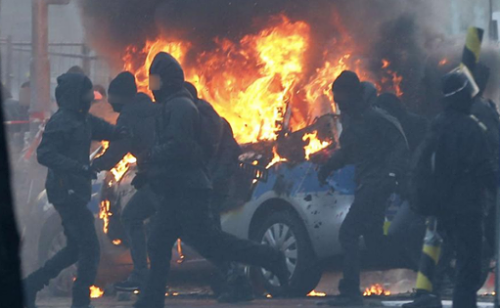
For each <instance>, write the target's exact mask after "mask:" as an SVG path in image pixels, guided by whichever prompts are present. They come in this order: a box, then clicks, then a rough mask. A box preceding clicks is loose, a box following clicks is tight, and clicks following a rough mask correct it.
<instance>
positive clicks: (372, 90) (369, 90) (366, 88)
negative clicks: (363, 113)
mask: <svg viewBox="0 0 500 308" xmlns="http://www.w3.org/2000/svg"><path fill="white" fill-rule="evenodd" d="M361 88H362V89H363V100H364V101H365V103H367V104H368V105H369V106H373V105H374V104H375V102H376V101H377V97H378V93H377V88H376V87H375V85H374V84H373V83H371V82H369V81H363V82H362V83H361Z"/></svg>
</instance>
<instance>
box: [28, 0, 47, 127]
mask: <svg viewBox="0 0 500 308" xmlns="http://www.w3.org/2000/svg"><path fill="white" fill-rule="evenodd" d="M32 5H33V7H32V12H33V21H32V34H31V36H32V37H31V40H32V54H31V55H32V56H31V57H32V58H31V76H30V88H31V106H30V118H31V120H33V121H35V122H38V121H43V119H45V118H46V116H47V115H48V113H49V110H50V63H49V56H48V44H49V41H48V32H49V25H48V17H49V16H48V14H49V9H48V5H47V2H46V1H45V0H33V3H32ZM34 126H35V127H33V128H34V129H35V130H37V129H38V124H37V123H34Z"/></svg>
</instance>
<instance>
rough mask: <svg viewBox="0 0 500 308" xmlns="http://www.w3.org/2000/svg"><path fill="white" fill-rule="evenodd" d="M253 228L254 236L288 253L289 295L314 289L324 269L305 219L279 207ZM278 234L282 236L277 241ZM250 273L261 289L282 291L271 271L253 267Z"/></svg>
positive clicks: (270, 291)
mask: <svg viewBox="0 0 500 308" xmlns="http://www.w3.org/2000/svg"><path fill="white" fill-rule="evenodd" d="M254 229H255V230H254V232H252V236H251V239H252V240H254V241H257V242H259V243H262V244H266V245H271V246H274V247H276V248H278V249H280V250H281V251H283V252H284V253H285V256H286V257H287V264H288V268H289V270H290V272H291V277H290V289H289V292H288V293H289V295H290V296H297V297H301V296H305V295H307V294H309V292H311V291H312V290H314V288H315V287H316V286H317V285H318V283H319V281H320V279H321V275H322V271H321V267H320V266H319V264H318V262H317V258H316V256H315V253H314V251H313V249H312V246H311V242H310V240H309V235H308V233H307V230H306V228H305V226H304V223H303V222H302V221H301V220H300V219H299V218H298V217H297V216H296V215H294V213H292V212H289V211H280V212H276V213H273V214H271V215H269V216H267V217H266V218H265V219H264V220H263V221H262V222H261V223H260V224H258V225H257V226H256V227H255V228H254ZM276 236H278V237H279V239H278V241H276ZM273 238H274V243H272V242H273ZM250 277H251V279H252V282H253V284H254V286H255V287H256V288H257V290H258V291H259V292H260V291H262V292H266V291H267V292H268V293H270V294H271V295H273V294H279V293H280V287H279V282H278V279H277V277H276V276H274V275H273V274H272V273H270V272H268V271H266V270H264V269H261V268H251V269H250Z"/></svg>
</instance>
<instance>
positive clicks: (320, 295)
mask: <svg viewBox="0 0 500 308" xmlns="http://www.w3.org/2000/svg"><path fill="white" fill-rule="evenodd" d="M307 296H308V297H325V296H326V293H324V292H316V291H315V290H312V291H311V292H310V293H309V294H307Z"/></svg>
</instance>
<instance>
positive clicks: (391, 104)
mask: <svg viewBox="0 0 500 308" xmlns="http://www.w3.org/2000/svg"><path fill="white" fill-rule="evenodd" d="M375 106H376V107H378V108H381V109H383V110H385V111H386V112H387V113H388V114H390V115H392V116H393V117H396V118H398V119H399V118H400V117H401V116H402V115H403V114H404V113H405V112H406V108H405V107H404V106H403V103H402V102H401V100H400V99H399V98H398V97H397V96H396V95H394V94H392V93H383V94H381V95H380V96H379V97H378V98H377V101H376V102H375Z"/></svg>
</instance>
